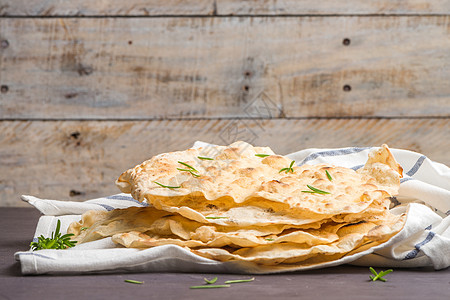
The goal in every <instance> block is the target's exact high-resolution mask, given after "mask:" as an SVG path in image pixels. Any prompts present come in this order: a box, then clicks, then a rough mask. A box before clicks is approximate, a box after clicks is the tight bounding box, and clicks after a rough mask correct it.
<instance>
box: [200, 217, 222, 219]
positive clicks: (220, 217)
mask: <svg viewBox="0 0 450 300" xmlns="http://www.w3.org/2000/svg"><path fill="white" fill-rule="evenodd" d="M205 219H228V217H205Z"/></svg>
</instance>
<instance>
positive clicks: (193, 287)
mask: <svg viewBox="0 0 450 300" xmlns="http://www.w3.org/2000/svg"><path fill="white" fill-rule="evenodd" d="M227 287H230V285H229V284H218V285H213V284H206V285H193V286H191V287H190V288H191V289H215V288H227Z"/></svg>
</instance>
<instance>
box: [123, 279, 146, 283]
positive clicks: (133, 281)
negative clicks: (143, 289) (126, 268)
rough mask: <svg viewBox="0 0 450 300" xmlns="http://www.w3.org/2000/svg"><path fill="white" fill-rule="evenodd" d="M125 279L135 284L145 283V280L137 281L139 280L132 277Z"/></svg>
mask: <svg viewBox="0 0 450 300" xmlns="http://www.w3.org/2000/svg"><path fill="white" fill-rule="evenodd" d="M124 281H125V282H128V283H134V284H143V283H144V282H143V281H137V280H131V279H126V280H124Z"/></svg>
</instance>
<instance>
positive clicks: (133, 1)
mask: <svg viewBox="0 0 450 300" xmlns="http://www.w3.org/2000/svg"><path fill="white" fill-rule="evenodd" d="M448 13H450V1H449V0H433V1H426V0H404V1H400V0H396V1H392V0H380V1H358V0H350V1H335V0H324V1H314V0H283V1H280V0H278V1H277V0H272V1H257V0H246V1H242V0H202V1H192V0H188V1H185V0H184V1H180V0H164V1H158V0H146V1H142V0H128V1H121V0H109V1H92V0H71V1H43V0H3V1H2V4H1V5H0V15H4V16H8V15H13V16H105V15H106V16H160V15H212V14H214V15H304V14H318V15H324V14H333V15H334V14H448Z"/></svg>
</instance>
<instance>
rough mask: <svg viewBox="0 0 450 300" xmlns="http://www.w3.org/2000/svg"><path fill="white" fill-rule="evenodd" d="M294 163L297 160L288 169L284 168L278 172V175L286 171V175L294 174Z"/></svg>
mask: <svg viewBox="0 0 450 300" xmlns="http://www.w3.org/2000/svg"><path fill="white" fill-rule="evenodd" d="M294 163H295V160H293V161H292V162H291V164H290V165H289V167H288V168H283V169H281V170H280V171H278V173H281V172H283V171H286V174H287V173H289V172H292V173H294V169H293V168H292V166H293V165H294Z"/></svg>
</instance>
